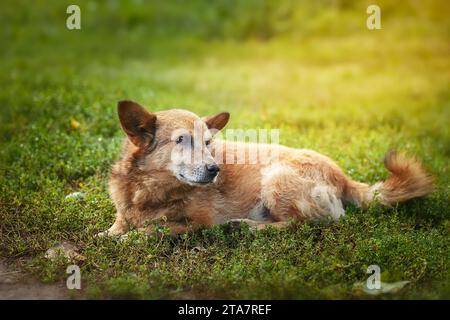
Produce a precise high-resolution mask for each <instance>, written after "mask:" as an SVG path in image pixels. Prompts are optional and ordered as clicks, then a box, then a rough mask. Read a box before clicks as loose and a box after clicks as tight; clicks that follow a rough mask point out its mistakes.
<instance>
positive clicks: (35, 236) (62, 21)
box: [0, 0, 450, 298]
mask: <svg viewBox="0 0 450 320" xmlns="http://www.w3.org/2000/svg"><path fill="white" fill-rule="evenodd" d="M373 3H374V4H377V5H378V6H379V7H380V8H381V25H382V29H381V30H368V29H367V28H366V19H367V17H368V14H367V13H366V8H367V6H368V5H369V4H373ZM70 4H77V5H79V6H80V9H81V30H68V29H67V28H66V19H67V17H68V14H66V8H67V6H68V5H70ZM449 14H450V2H448V1H413V0H411V1H381V0H379V1H350V0H341V1H339V0H334V1H332V0H322V1H290V0H282V1H256V0H247V1H225V0H221V1H206V0H205V1H200V0H196V1H138V0H136V1H98V2H94V1H76V3H74V2H73V1H33V2H31V1H24V0H16V1H3V2H2V4H1V10H0V19H1V24H2V28H1V30H0V39H1V43H2V46H1V50H0V67H1V71H2V72H1V74H0V86H1V90H0V105H1V109H0V110H1V112H0V144H1V148H0V170H1V171H0V191H1V194H0V201H1V206H0V250H1V251H0V253H1V257H2V259H6V261H7V262H8V263H12V264H14V265H16V266H18V267H20V268H22V269H23V270H25V271H26V272H29V273H30V274H31V275H33V276H35V277H37V278H38V279H40V280H42V281H46V282H54V281H57V280H61V279H65V266H66V264H67V263H66V262H64V261H56V262H55V261H48V260H46V259H44V257H43V255H44V253H45V250H47V249H48V248H49V247H50V246H52V245H54V244H56V243H59V242H60V241H62V240H68V241H72V242H74V243H76V244H77V246H79V247H80V250H81V252H82V254H83V255H85V256H86V260H85V261H84V263H83V264H82V270H83V274H84V275H86V277H87V279H88V280H87V282H88V284H89V285H88V286H87V288H88V289H86V290H85V291H83V295H86V296H88V297H136V298H161V297H169V298H171V297H223V298H311V297H314V298H316V297H320V298H359V297H361V295H360V293H355V292H354V290H353V289H352V288H353V284H354V283H355V282H357V281H362V280H364V279H365V278H366V276H367V275H366V274H365V267H366V266H367V265H370V264H379V265H380V266H381V268H382V270H383V271H384V278H383V279H382V280H383V281H396V280H410V281H411V283H412V284H411V285H410V286H409V287H408V289H406V291H404V292H403V293H401V294H399V295H397V296H387V298H393V297H394V298H398V297H400V298H417V297H420V298H442V297H447V298H448V297H449V292H450V291H449V290H450V284H449V273H448V270H449V269H450V268H449V260H450V252H449V248H448V243H449V240H450V239H449V234H448V230H449V227H450V223H449V212H448V207H449V205H450V203H449V197H448V196H449V174H448V162H449V155H450V133H449V119H450V105H449V97H450V91H449V85H450V61H449V53H450V41H449V40H450V19H449V18H448V16H449ZM123 99H132V100H135V101H138V102H140V103H141V104H143V105H145V106H147V107H148V108H149V109H151V110H162V109H167V108H172V107H184V108H186V109H189V110H192V111H194V112H196V113H198V114H200V115H206V114H213V113H216V112H219V111H222V110H227V111H230V112H231V115H232V117H231V122H230V124H229V127H234V128H261V127H265V128H280V129H281V134H280V138H281V142H282V143H283V144H286V145H289V146H291V147H297V148H312V149H315V150H317V151H319V152H322V153H324V154H327V155H329V156H330V157H332V158H334V159H336V161H337V162H338V163H339V165H341V166H342V167H343V168H344V170H345V171H346V172H347V173H348V174H349V175H350V176H352V177H353V178H354V179H358V180H361V181H365V182H371V183H374V182H376V181H378V180H380V179H382V178H384V177H385V176H386V171H385V170H384V168H383V165H382V161H381V160H382V158H383V155H384V153H385V152H386V151H387V150H388V149H390V148H396V149H400V150H405V151H408V152H410V153H412V154H415V155H417V157H418V158H420V159H421V160H422V161H423V162H424V164H425V166H426V167H427V168H428V170H429V171H430V172H431V173H432V174H434V175H435V176H436V178H437V191H436V192H435V194H433V195H432V196H431V197H430V198H428V199H426V200H418V201H413V202H412V203H409V204H406V205H402V206H399V207H397V208H393V209H384V208H372V209H370V210H367V211H362V210H358V209H355V208H353V209H352V208H350V209H349V210H348V216H347V219H345V220H344V221H342V222H340V223H339V224H337V225H334V226H327V225H316V224H305V225H302V226H299V227H297V228H293V229H292V230H291V229H290V230H287V231H284V232H277V231H267V232H265V233H264V232H262V233H260V234H257V235H252V234H250V233H245V232H244V234H239V235H235V234H234V235H227V233H226V230H225V229H224V228H222V227H217V228H213V229H212V230H204V231H202V232H198V233H196V234H193V235H189V236H185V237H181V238H175V239H173V238H170V237H167V238H163V240H161V241H160V240H154V241H156V242H155V243H148V242H146V241H144V240H143V239H142V238H141V237H140V236H139V235H135V237H130V239H129V240H127V241H126V242H123V243H120V244H117V243H116V242H115V241H114V240H111V239H109V240H108V239H103V240H98V239H94V238H93V235H94V234H95V233H96V232H98V231H102V230H104V229H106V228H107V227H108V226H109V225H110V224H111V223H112V222H113V220H114V208H113V206H112V204H111V202H110V200H109V198H108V194H107V180H108V174H109V168H110V165H111V163H112V162H113V161H114V159H116V158H117V156H118V154H119V146H120V143H121V141H122V139H123V134H122V132H121V131H120V128H119V125H118V119H117V116H116V103H117V101H118V100H123ZM74 191H81V192H84V193H85V194H86V198H85V199H84V200H83V201H67V200H65V196H66V195H67V194H69V193H71V192H74ZM152 241H153V240H152ZM196 248H201V250H199V249H196ZM305 288H306V289H305Z"/></svg>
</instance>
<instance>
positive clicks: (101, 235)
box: [94, 230, 109, 238]
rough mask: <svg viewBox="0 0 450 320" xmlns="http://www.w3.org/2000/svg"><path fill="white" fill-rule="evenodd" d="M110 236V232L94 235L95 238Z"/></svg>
mask: <svg viewBox="0 0 450 320" xmlns="http://www.w3.org/2000/svg"><path fill="white" fill-rule="evenodd" d="M108 235H109V233H108V230H105V231H102V232H99V233H97V234H96V235H94V238H103V237H107V236H108Z"/></svg>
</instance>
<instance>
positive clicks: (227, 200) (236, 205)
mask: <svg viewBox="0 0 450 320" xmlns="http://www.w3.org/2000/svg"><path fill="white" fill-rule="evenodd" d="M118 112H119V118H120V123H121V125H122V128H123V130H124V131H125V133H126V134H127V135H128V139H127V141H125V143H124V148H123V152H122V157H121V159H120V160H119V161H118V162H117V163H116V164H115V165H114V166H113V169H112V175H111V181H110V193H111V198H112V200H113V201H114V204H115V206H116V208H117V217H116V221H115V222H114V224H113V226H112V227H111V228H109V230H107V231H105V232H103V233H101V234H102V235H105V234H109V235H122V234H125V233H126V232H127V231H128V230H129V229H130V227H135V228H138V229H140V230H145V231H147V232H149V233H151V232H152V231H153V227H154V225H153V224H152V222H154V221H159V223H162V224H163V225H165V226H167V227H169V228H170V229H171V231H172V232H175V233H181V232H186V231H188V230H191V229H195V228H196V227H198V226H202V225H213V224H218V223H224V222H227V221H230V220H233V219H239V220H242V219H243V220H244V221H246V222H248V223H250V224H251V225H253V226H259V227H262V226H265V225H269V224H270V225H275V226H280V225H283V224H284V223H285V222H286V221H288V220H289V219H291V218H292V219H297V220H305V219H314V218H321V217H326V216H330V217H332V218H333V219H336V220H337V219H338V218H339V217H340V216H343V215H344V213H345V212H344V208H343V203H345V202H352V203H354V204H356V205H358V206H364V205H366V204H368V203H369V202H371V201H374V200H375V199H376V200H378V201H379V202H381V203H382V204H385V205H391V204H395V203H398V202H402V201H406V200H409V199H412V198H416V197H421V196H425V195H427V194H428V193H430V192H431V191H432V189H433V183H432V178H431V177H430V176H429V175H428V174H427V173H426V172H425V171H424V170H423V169H422V166H421V165H420V163H419V162H417V161H416V160H414V159H411V158H406V157H404V156H403V155H397V154H395V153H388V154H387V155H386V158H385V165H386V168H387V169H388V170H389V171H390V172H391V175H390V176H389V177H388V178H387V179H386V180H385V181H383V182H379V183H376V184H375V185H373V186H369V185H367V184H365V183H360V182H356V181H354V180H352V179H351V178H350V177H348V176H346V175H345V174H344V173H343V172H342V170H341V169H340V168H339V167H338V166H337V165H336V164H335V163H334V162H333V161H332V160H331V159H329V158H327V157H326V156H323V155H321V154H318V153H316V152H314V151H311V150H302V149H292V148H287V147H283V146H279V145H267V144H252V143H240V142H230V141H223V140H218V139H216V140H212V136H213V135H214V133H215V132H217V131H218V130H221V129H222V128H223V127H225V125H226V124H227V122H228V119H229V114H228V113H219V114H218V115H215V116H211V117H207V118H203V119H201V118H199V117H198V116H197V115H195V114H193V113H191V112H189V111H185V110H178V109H174V110H167V111H161V112H155V113H151V112H148V111H146V110H145V109H144V108H143V107H141V106H140V105H138V104H137V103H135V102H132V101H121V102H119V106H118ZM192 150H200V151H199V152H197V154H196V152H195V151H194V155H193V153H192ZM218 151H220V152H218ZM261 151H264V152H266V153H265V154H266V157H265V158H264V159H262V157H261ZM238 154H244V155H245V159H249V158H250V157H252V155H255V154H258V155H259V159H258V161H257V162H256V163H248V161H247V162H246V161H244V163H239V162H238V163H237V164H236V156H237V155H238ZM198 155H200V156H198ZM230 155H231V156H230ZM217 159H219V160H221V161H218V160H217ZM224 159H226V160H225V161H224ZM229 159H231V160H232V161H231V163H230V161H227V160H229ZM222 162H224V163H222Z"/></svg>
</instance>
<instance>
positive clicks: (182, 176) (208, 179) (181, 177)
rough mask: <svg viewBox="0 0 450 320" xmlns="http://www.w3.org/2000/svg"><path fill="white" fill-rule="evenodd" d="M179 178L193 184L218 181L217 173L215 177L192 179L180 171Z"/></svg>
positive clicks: (200, 184) (202, 184) (199, 184)
mask: <svg viewBox="0 0 450 320" xmlns="http://www.w3.org/2000/svg"><path fill="white" fill-rule="evenodd" d="M177 178H178V180H180V181H183V182H185V183H187V184H189V185H192V186H205V185H208V184H211V183H214V182H216V180H217V175H216V176H215V177H213V178H206V179H203V180H190V179H188V178H186V176H184V175H183V174H182V173H179V174H177Z"/></svg>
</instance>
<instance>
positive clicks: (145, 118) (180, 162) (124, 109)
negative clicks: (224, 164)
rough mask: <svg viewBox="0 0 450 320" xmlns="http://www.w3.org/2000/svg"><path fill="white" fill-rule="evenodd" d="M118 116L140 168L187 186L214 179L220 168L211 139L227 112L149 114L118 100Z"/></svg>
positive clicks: (224, 123) (222, 124)
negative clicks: (164, 172) (166, 174)
mask: <svg viewBox="0 0 450 320" xmlns="http://www.w3.org/2000/svg"><path fill="white" fill-rule="evenodd" d="M118 113H119V119H120V123H121V125H122V128H123V130H124V131H125V133H126V134H127V136H128V139H129V140H130V142H131V143H132V144H133V145H134V146H135V148H136V149H137V151H138V152H137V153H138V154H140V155H142V157H143V159H142V161H141V162H140V166H142V169H144V170H145V169H148V170H155V169H156V170H167V171H168V172H170V173H172V175H173V176H175V178H176V179H178V180H179V181H181V182H183V183H187V184H190V185H205V184H209V183H212V182H214V181H215V180H216V178H217V176H218V174H219V171H220V169H219V166H218V164H217V163H216V162H215V161H214V158H213V155H212V154H213V150H214V146H213V143H212V138H213V136H214V134H215V133H217V131H219V130H221V129H222V128H223V127H225V125H226V124H227V122H228V120H229V118H230V115H229V113H227V112H222V113H219V114H217V115H214V116H211V117H205V118H200V117H198V116H197V115H195V114H194V113H192V112H189V111H186V110H180V109H172V110H167V111H160V112H149V111H147V110H145V109H144V108H143V107H142V106H140V105H139V104H137V103H135V102H132V101H120V102H119V104H118Z"/></svg>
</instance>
